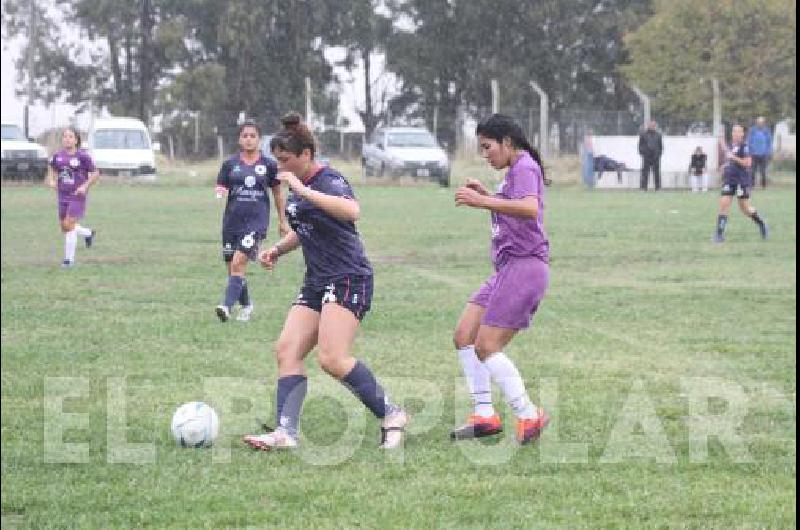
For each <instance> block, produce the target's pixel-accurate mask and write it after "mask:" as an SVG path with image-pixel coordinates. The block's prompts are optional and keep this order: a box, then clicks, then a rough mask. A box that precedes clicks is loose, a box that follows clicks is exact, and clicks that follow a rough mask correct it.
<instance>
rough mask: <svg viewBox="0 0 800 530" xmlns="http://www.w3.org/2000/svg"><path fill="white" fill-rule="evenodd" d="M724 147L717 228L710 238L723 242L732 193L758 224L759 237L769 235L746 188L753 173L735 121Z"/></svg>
mask: <svg viewBox="0 0 800 530" xmlns="http://www.w3.org/2000/svg"><path fill="white" fill-rule="evenodd" d="M722 147H724V148H725V165H724V167H723V168H722V191H721V192H720V198H719V214H718V215H717V230H716V232H715V233H714V242H716V243H723V242H725V227H726V226H727V225H728V212H730V209H731V203H732V202H733V197H734V196H736V198H737V199H739V209H740V210H741V211H742V213H743V214H744V215H746V216H747V217H749V218H750V219H752V220H753V222H754V223H755V224H756V225H758V231H759V233H760V234H761V237H762V238H763V239H767V238H768V237H769V228H768V227H767V223H766V222H764V220H763V219H762V218H761V216H760V215H758V212H757V211H756V209H755V207H754V206H753V205H752V204H750V191H751V190H752V189H753V175H752V173H751V172H750V167H751V166H752V164H753V158H752V157H751V156H750V149H749V147H748V145H747V142H745V139H744V127H742V126H741V125H739V124H736V125H734V126H733V129H731V143H730V145H724V146H722Z"/></svg>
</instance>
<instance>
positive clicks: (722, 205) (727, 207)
mask: <svg viewBox="0 0 800 530" xmlns="http://www.w3.org/2000/svg"><path fill="white" fill-rule="evenodd" d="M732 202H733V197H732V196H731V195H722V196H721V197H720V198H719V213H718V214H717V231H716V233H715V234H714V241H716V242H717V243H722V242H723V241H725V227H726V226H728V213H729V212H730V211H731V203H732Z"/></svg>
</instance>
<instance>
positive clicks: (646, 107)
mask: <svg viewBox="0 0 800 530" xmlns="http://www.w3.org/2000/svg"><path fill="white" fill-rule="evenodd" d="M631 89H633V91H634V92H635V93H636V95H637V96H638V97H639V100H640V101H641V102H642V111H643V114H644V118H643V120H642V121H643V122H644V123H643V124H642V128H643V129H646V128H647V125H648V124H649V123H650V96H648V95H647V94H645V93H644V92H643V91H641V90H639V87H637V86H632V87H631Z"/></svg>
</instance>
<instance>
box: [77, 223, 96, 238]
mask: <svg viewBox="0 0 800 530" xmlns="http://www.w3.org/2000/svg"><path fill="white" fill-rule="evenodd" d="M75 231H76V232H77V233H78V235H79V236H81V237H83V238H87V237H89V236H90V235H92V229H91V228H86V227H85V226H81V225H75Z"/></svg>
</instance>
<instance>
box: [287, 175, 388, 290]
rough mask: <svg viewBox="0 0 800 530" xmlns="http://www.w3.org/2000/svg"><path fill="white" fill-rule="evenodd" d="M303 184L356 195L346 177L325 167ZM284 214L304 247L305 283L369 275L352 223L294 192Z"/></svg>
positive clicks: (365, 257) (368, 264) (325, 282)
mask: <svg viewBox="0 0 800 530" xmlns="http://www.w3.org/2000/svg"><path fill="white" fill-rule="evenodd" d="M305 184H306V186H308V187H309V188H311V189H312V190H316V191H318V192H321V193H325V194H326V195H334V196H337V197H349V198H351V199H355V194H354V193H353V189H352V188H351V187H350V184H349V183H348V182H347V180H345V178H344V177H343V176H342V175H340V174H339V173H337V172H336V171H335V170H333V169H331V168H328V167H324V168H322V169H320V170H319V171H318V172H317V173H316V174H315V175H314V176H312V177H311V178H310V179H309V180H308V181H307V182H306V183H305ZM286 217H287V219H288V220H289V224H290V225H291V226H292V229H293V230H294V231H295V233H296V234H297V237H298V238H299V239H300V245H301V246H302V247H303V257H304V258H305V262H306V279H305V281H306V284H308V285H326V284H329V283H331V282H334V281H336V280H338V279H340V278H344V277H346V276H371V275H372V265H370V263H369V260H368V259H367V255H366V253H365V252H364V245H363V244H362V243H361V238H360V237H359V235H358V231H356V225H355V223H353V222H352V221H340V220H338V219H335V218H334V217H333V216H331V215H329V214H327V213H325V212H324V211H323V210H321V209H320V208H317V207H316V206H315V205H314V203H312V202H311V201H309V200H307V199H303V198H302V197H300V196H298V195H296V194H294V193H291V194H290V195H289V198H288V200H287V201H286Z"/></svg>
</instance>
